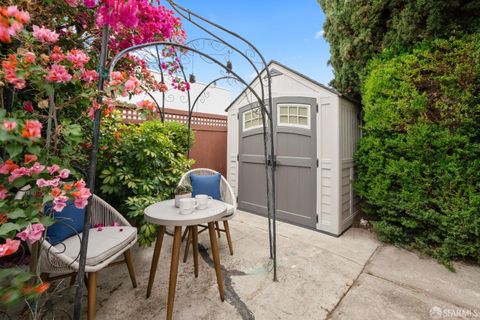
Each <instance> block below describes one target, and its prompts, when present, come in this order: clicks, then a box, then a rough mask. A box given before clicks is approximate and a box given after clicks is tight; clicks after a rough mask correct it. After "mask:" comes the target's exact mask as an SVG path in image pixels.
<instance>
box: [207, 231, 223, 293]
mask: <svg viewBox="0 0 480 320" xmlns="http://www.w3.org/2000/svg"><path fill="white" fill-rule="evenodd" d="M208 233H209V234H210V244H211V247H212V256H213V263H214V265H215V273H216V274H217V284H218V292H219V293H220V299H221V300H222V301H224V300H225V297H224V291H223V278H222V270H221V266H220V257H219V256H218V244H217V236H216V234H215V222H209V223H208Z"/></svg>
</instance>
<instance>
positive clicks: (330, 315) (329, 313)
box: [325, 245, 384, 320]
mask: <svg viewBox="0 0 480 320" xmlns="http://www.w3.org/2000/svg"><path fill="white" fill-rule="evenodd" d="M383 246H384V245H379V246H378V247H376V248H375V250H374V251H373V252H372V254H371V255H370V257H368V260H367V261H366V262H365V264H364V265H363V267H362V270H360V272H359V273H358V275H357V277H356V278H355V279H354V280H353V282H352V284H351V285H350V286H349V287H348V289H347V291H345V292H344V293H343V295H342V296H341V297H340V299H339V300H338V301H337V303H336V304H335V306H334V307H333V309H332V310H330V311H329V312H328V313H327V316H326V317H325V319H327V320H330V319H332V315H333V313H334V312H335V310H336V309H337V308H338V306H339V305H340V303H341V302H342V301H343V299H344V298H345V297H346V296H347V294H348V293H349V292H350V289H352V288H353V287H354V286H355V284H356V283H357V282H358V279H359V278H360V276H361V275H362V274H363V273H365V269H366V268H367V265H368V264H369V263H370V261H372V259H373V257H374V256H375V254H376V253H377V251H379V249H380V248H381V247H383Z"/></svg>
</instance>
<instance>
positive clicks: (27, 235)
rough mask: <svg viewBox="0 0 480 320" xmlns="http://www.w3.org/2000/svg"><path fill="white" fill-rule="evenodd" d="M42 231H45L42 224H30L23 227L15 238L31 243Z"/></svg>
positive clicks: (39, 236)
mask: <svg viewBox="0 0 480 320" xmlns="http://www.w3.org/2000/svg"><path fill="white" fill-rule="evenodd" d="M43 231H45V227H44V226H43V224H41V223H34V224H30V225H28V226H27V227H26V228H25V229H23V231H21V232H19V233H17V238H19V239H21V240H23V241H27V242H28V243H30V244H32V243H35V242H37V241H38V240H40V239H41V238H42V234H43Z"/></svg>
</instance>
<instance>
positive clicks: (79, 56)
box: [67, 49, 90, 69]
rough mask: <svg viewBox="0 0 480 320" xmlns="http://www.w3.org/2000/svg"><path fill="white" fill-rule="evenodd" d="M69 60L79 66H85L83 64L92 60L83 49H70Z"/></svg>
mask: <svg viewBox="0 0 480 320" xmlns="http://www.w3.org/2000/svg"><path fill="white" fill-rule="evenodd" d="M67 60H68V61H70V62H71V63H73V65H74V66H75V67H77V68H80V69H81V68H83V66H84V65H85V64H86V63H87V62H88V61H90V57H89V56H88V55H87V54H86V53H85V52H83V51H82V50H77V49H74V50H70V51H68V52H67Z"/></svg>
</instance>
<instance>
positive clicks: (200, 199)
mask: <svg viewBox="0 0 480 320" xmlns="http://www.w3.org/2000/svg"><path fill="white" fill-rule="evenodd" d="M210 199H212V197H210V196H208V195H206V194H197V195H196V196H195V200H197V208H198V209H205V208H206V207H208V201H209V200H210Z"/></svg>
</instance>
